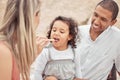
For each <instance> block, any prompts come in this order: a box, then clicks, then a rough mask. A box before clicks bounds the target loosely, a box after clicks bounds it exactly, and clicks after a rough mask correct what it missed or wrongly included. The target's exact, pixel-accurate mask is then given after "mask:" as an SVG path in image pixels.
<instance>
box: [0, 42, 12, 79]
mask: <svg viewBox="0 0 120 80" xmlns="http://www.w3.org/2000/svg"><path fill="white" fill-rule="evenodd" d="M11 71H12V56H11V52H10V49H9V48H8V47H7V45H5V43H4V41H0V77H1V78H2V80H9V79H10V78H11ZM2 75H3V76H2ZM4 75H6V77H4Z"/></svg>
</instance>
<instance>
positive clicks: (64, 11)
mask: <svg viewBox="0 0 120 80" xmlns="http://www.w3.org/2000/svg"><path fill="white" fill-rule="evenodd" d="M6 1H7V0H0V22H1V21H2V17H3V13H4V9H5V3H6ZM99 1H100V0H41V2H42V6H41V17H40V25H39V27H38V29H37V32H38V33H40V34H42V35H45V33H46V31H47V28H48V26H49V24H50V23H51V21H52V20H53V19H54V18H55V17H56V16H59V15H62V16H67V17H72V18H73V19H75V20H76V21H77V22H78V23H79V25H84V24H87V23H89V19H90V17H91V13H92V12H93V10H94V8H95V6H96V4H97V3H98V2H99ZM115 1H116V2H117V3H118V4H119V7H120V0H115ZM117 19H118V22H117V23H116V24H115V25H116V26H117V27H119V28H120V12H119V14H118V18H117ZM41 28H42V29H41ZM118 80H120V78H118Z"/></svg>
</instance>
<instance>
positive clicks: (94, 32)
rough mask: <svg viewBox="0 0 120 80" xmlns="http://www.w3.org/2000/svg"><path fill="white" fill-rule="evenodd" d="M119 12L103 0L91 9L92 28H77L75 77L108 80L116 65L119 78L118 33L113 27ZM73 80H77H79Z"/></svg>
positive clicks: (110, 2) (119, 50)
mask: <svg viewBox="0 0 120 80" xmlns="http://www.w3.org/2000/svg"><path fill="white" fill-rule="evenodd" d="M118 12H119V8H118V5H117V3H116V2H115V1H113V0H102V1H101V2H99V3H98V4H97V6H96V8H95V10H94V13H93V16H92V20H91V25H85V26H80V27H79V30H80V36H81V41H80V42H79V43H78V47H77V49H76V50H75V51H76V57H75V62H76V67H77V68H76V77H77V78H81V74H80V73H79V72H80V70H81V71H82V78H83V79H88V80H107V77H108V75H109V73H110V71H111V69H112V67H113V64H115V67H116V70H117V72H118V73H119V75H120V30H119V29H118V28H117V27H114V26H113V25H114V24H115V23H116V21H117V19H116V17H117V15H118ZM77 78H76V79H75V80H79V79H77Z"/></svg>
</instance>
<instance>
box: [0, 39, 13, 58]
mask: <svg viewBox="0 0 120 80" xmlns="http://www.w3.org/2000/svg"><path fill="white" fill-rule="evenodd" d="M6 58H7V59H11V51H10V49H9V47H8V46H7V45H6V42H5V41H0V59H6Z"/></svg>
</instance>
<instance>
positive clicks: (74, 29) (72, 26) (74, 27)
mask: <svg viewBox="0 0 120 80" xmlns="http://www.w3.org/2000/svg"><path fill="white" fill-rule="evenodd" d="M57 20H60V21H62V22H64V23H66V24H67V25H68V26H69V34H70V35H71V37H72V39H71V40H69V41H68V44H70V45H71V46H72V48H76V40H77V38H78V37H77V34H78V24H77V22H75V21H74V20H73V19H72V18H67V17H63V16H58V17H56V18H55V19H54V20H53V21H52V23H51V24H50V29H49V31H48V32H47V38H50V34H51V30H52V27H53V25H54V23H55V21H57Z"/></svg>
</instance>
